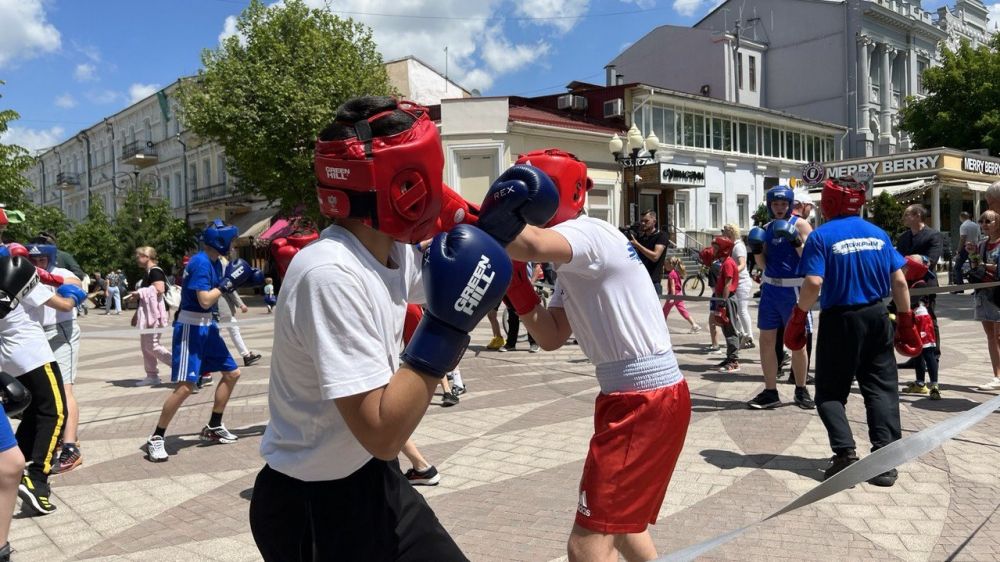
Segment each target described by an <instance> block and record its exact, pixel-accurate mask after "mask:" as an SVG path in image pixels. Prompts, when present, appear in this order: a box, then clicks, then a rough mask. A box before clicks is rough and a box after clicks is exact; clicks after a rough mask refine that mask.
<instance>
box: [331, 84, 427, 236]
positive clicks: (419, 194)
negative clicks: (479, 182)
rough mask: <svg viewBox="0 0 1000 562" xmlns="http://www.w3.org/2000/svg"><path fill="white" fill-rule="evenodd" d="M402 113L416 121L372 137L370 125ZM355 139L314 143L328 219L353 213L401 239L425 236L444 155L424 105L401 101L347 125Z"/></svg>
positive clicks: (350, 215)
mask: <svg viewBox="0 0 1000 562" xmlns="http://www.w3.org/2000/svg"><path fill="white" fill-rule="evenodd" d="M397 110H398V111H403V112H405V113H407V114H409V115H410V116H412V117H413V118H414V119H415V120H416V121H415V122H414V123H413V126H412V127H410V128H409V129H407V130H405V131H403V132H401V133H397V134H395V135H391V136H386V137H378V138H372V131H371V124H372V123H373V122H375V121H377V120H379V119H382V118H384V117H388V116H389V115H391V114H392V113H393V112H394V111H397ZM350 125H352V126H353V127H354V129H355V130H356V131H357V135H358V136H357V137H351V138H348V139H341V140H334V141H316V158H315V173H316V180H317V181H318V182H319V183H318V185H317V186H316V193H317V195H318V197H319V207H320V211H321V212H322V213H323V214H324V215H326V216H328V217H330V218H345V217H352V218H357V219H360V220H362V221H363V222H364V223H365V224H367V225H369V226H371V227H372V228H374V229H375V230H378V231H380V232H384V233H385V234H388V235H389V236H391V237H393V238H395V239H396V240H399V241H401V242H409V243H415V242H419V241H421V240H423V239H425V238H427V236H428V235H429V233H430V232H431V229H432V228H433V227H434V223H435V221H436V220H437V218H438V214H439V213H440V211H441V185H442V182H441V172H442V170H443V169H444V155H443V154H442V153H441V139H440V138H439V137H438V132H437V127H436V126H435V125H434V123H433V122H432V121H431V120H430V117H428V115H427V109H426V108H424V107H421V106H419V105H417V104H415V103H413V102H409V101H399V102H398V103H397V106H396V109H391V110H388V111H383V112H381V113H378V114H376V115H373V116H371V117H369V118H368V119H363V120H361V121H358V122H356V123H351V124H350Z"/></svg>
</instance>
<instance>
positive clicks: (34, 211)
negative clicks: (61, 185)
mask: <svg viewBox="0 0 1000 562" xmlns="http://www.w3.org/2000/svg"><path fill="white" fill-rule="evenodd" d="M19 207H20V208H19V209H18V210H20V211H23V212H24V222H21V223H16V224H15V223H11V224H10V225H8V226H7V229H6V230H5V231H4V238H8V239H10V240H15V241H18V242H26V241H28V240H30V239H32V238H34V237H35V236H37V235H38V233H39V232H42V231H43V230H44V231H45V232H51V233H53V234H55V235H56V236H58V237H59V239H60V243H61V240H62V233H63V232H66V231H68V230H69V229H70V222H69V219H67V218H66V215H64V214H63V212H62V209H60V208H59V207H40V206H38V205H33V204H31V203H27V202H23V203H21V204H20V205H19Z"/></svg>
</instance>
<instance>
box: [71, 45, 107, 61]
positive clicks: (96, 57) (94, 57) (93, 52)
mask: <svg viewBox="0 0 1000 562" xmlns="http://www.w3.org/2000/svg"><path fill="white" fill-rule="evenodd" d="M71 43H72V44H73V48H74V49H76V50H77V51H78V52H80V53H81V54H82V55H83V56H85V57H87V58H88V59H90V60H91V61H92V62H101V50H100V49H98V48H97V47H95V46H94V45H81V44H80V43H77V42H76V41H71Z"/></svg>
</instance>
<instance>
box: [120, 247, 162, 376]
mask: <svg viewBox="0 0 1000 562" xmlns="http://www.w3.org/2000/svg"><path fill="white" fill-rule="evenodd" d="M135 261H136V263H137V264H139V267H141V268H142V269H143V270H144V271H145V274H144V275H143V277H142V288H141V289H139V290H137V291H135V292H133V293H129V298H134V299H136V303H137V306H136V308H135V315H134V316H132V325H133V326H136V327H137V328H140V329H144V328H163V327H165V326H167V325H169V324H170V317H169V316H168V315H167V309H166V304H165V303H164V301H163V293H165V292H166V290H167V274H166V272H165V271H163V269H162V268H161V267H160V266H159V265H158V264H157V262H156V250H155V249H154V248H153V247H152V246H141V247H139V248H136V249H135ZM150 311H152V313H151V314H150ZM139 343H140V347H141V349H142V359H143V366H144V368H145V370H146V377H145V378H144V379H143V380H141V381H139V382H138V383H136V386H151V385H156V384H160V369H159V365H158V364H157V361H160V362H162V363H164V364H166V365H170V359H171V352H170V350H169V349H167V348H166V347H164V346H163V345H162V344H161V343H160V334H158V333H151V334H141V335H140V336H139Z"/></svg>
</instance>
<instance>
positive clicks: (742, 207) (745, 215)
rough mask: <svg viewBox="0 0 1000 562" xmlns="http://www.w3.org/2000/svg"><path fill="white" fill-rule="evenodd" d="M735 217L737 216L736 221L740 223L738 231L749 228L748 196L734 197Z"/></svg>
mask: <svg viewBox="0 0 1000 562" xmlns="http://www.w3.org/2000/svg"><path fill="white" fill-rule="evenodd" d="M736 215H737V216H738V219H737V220H738V221H739V223H740V230H747V229H748V228H750V226H749V225H750V196H749V195H737V196H736Z"/></svg>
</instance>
